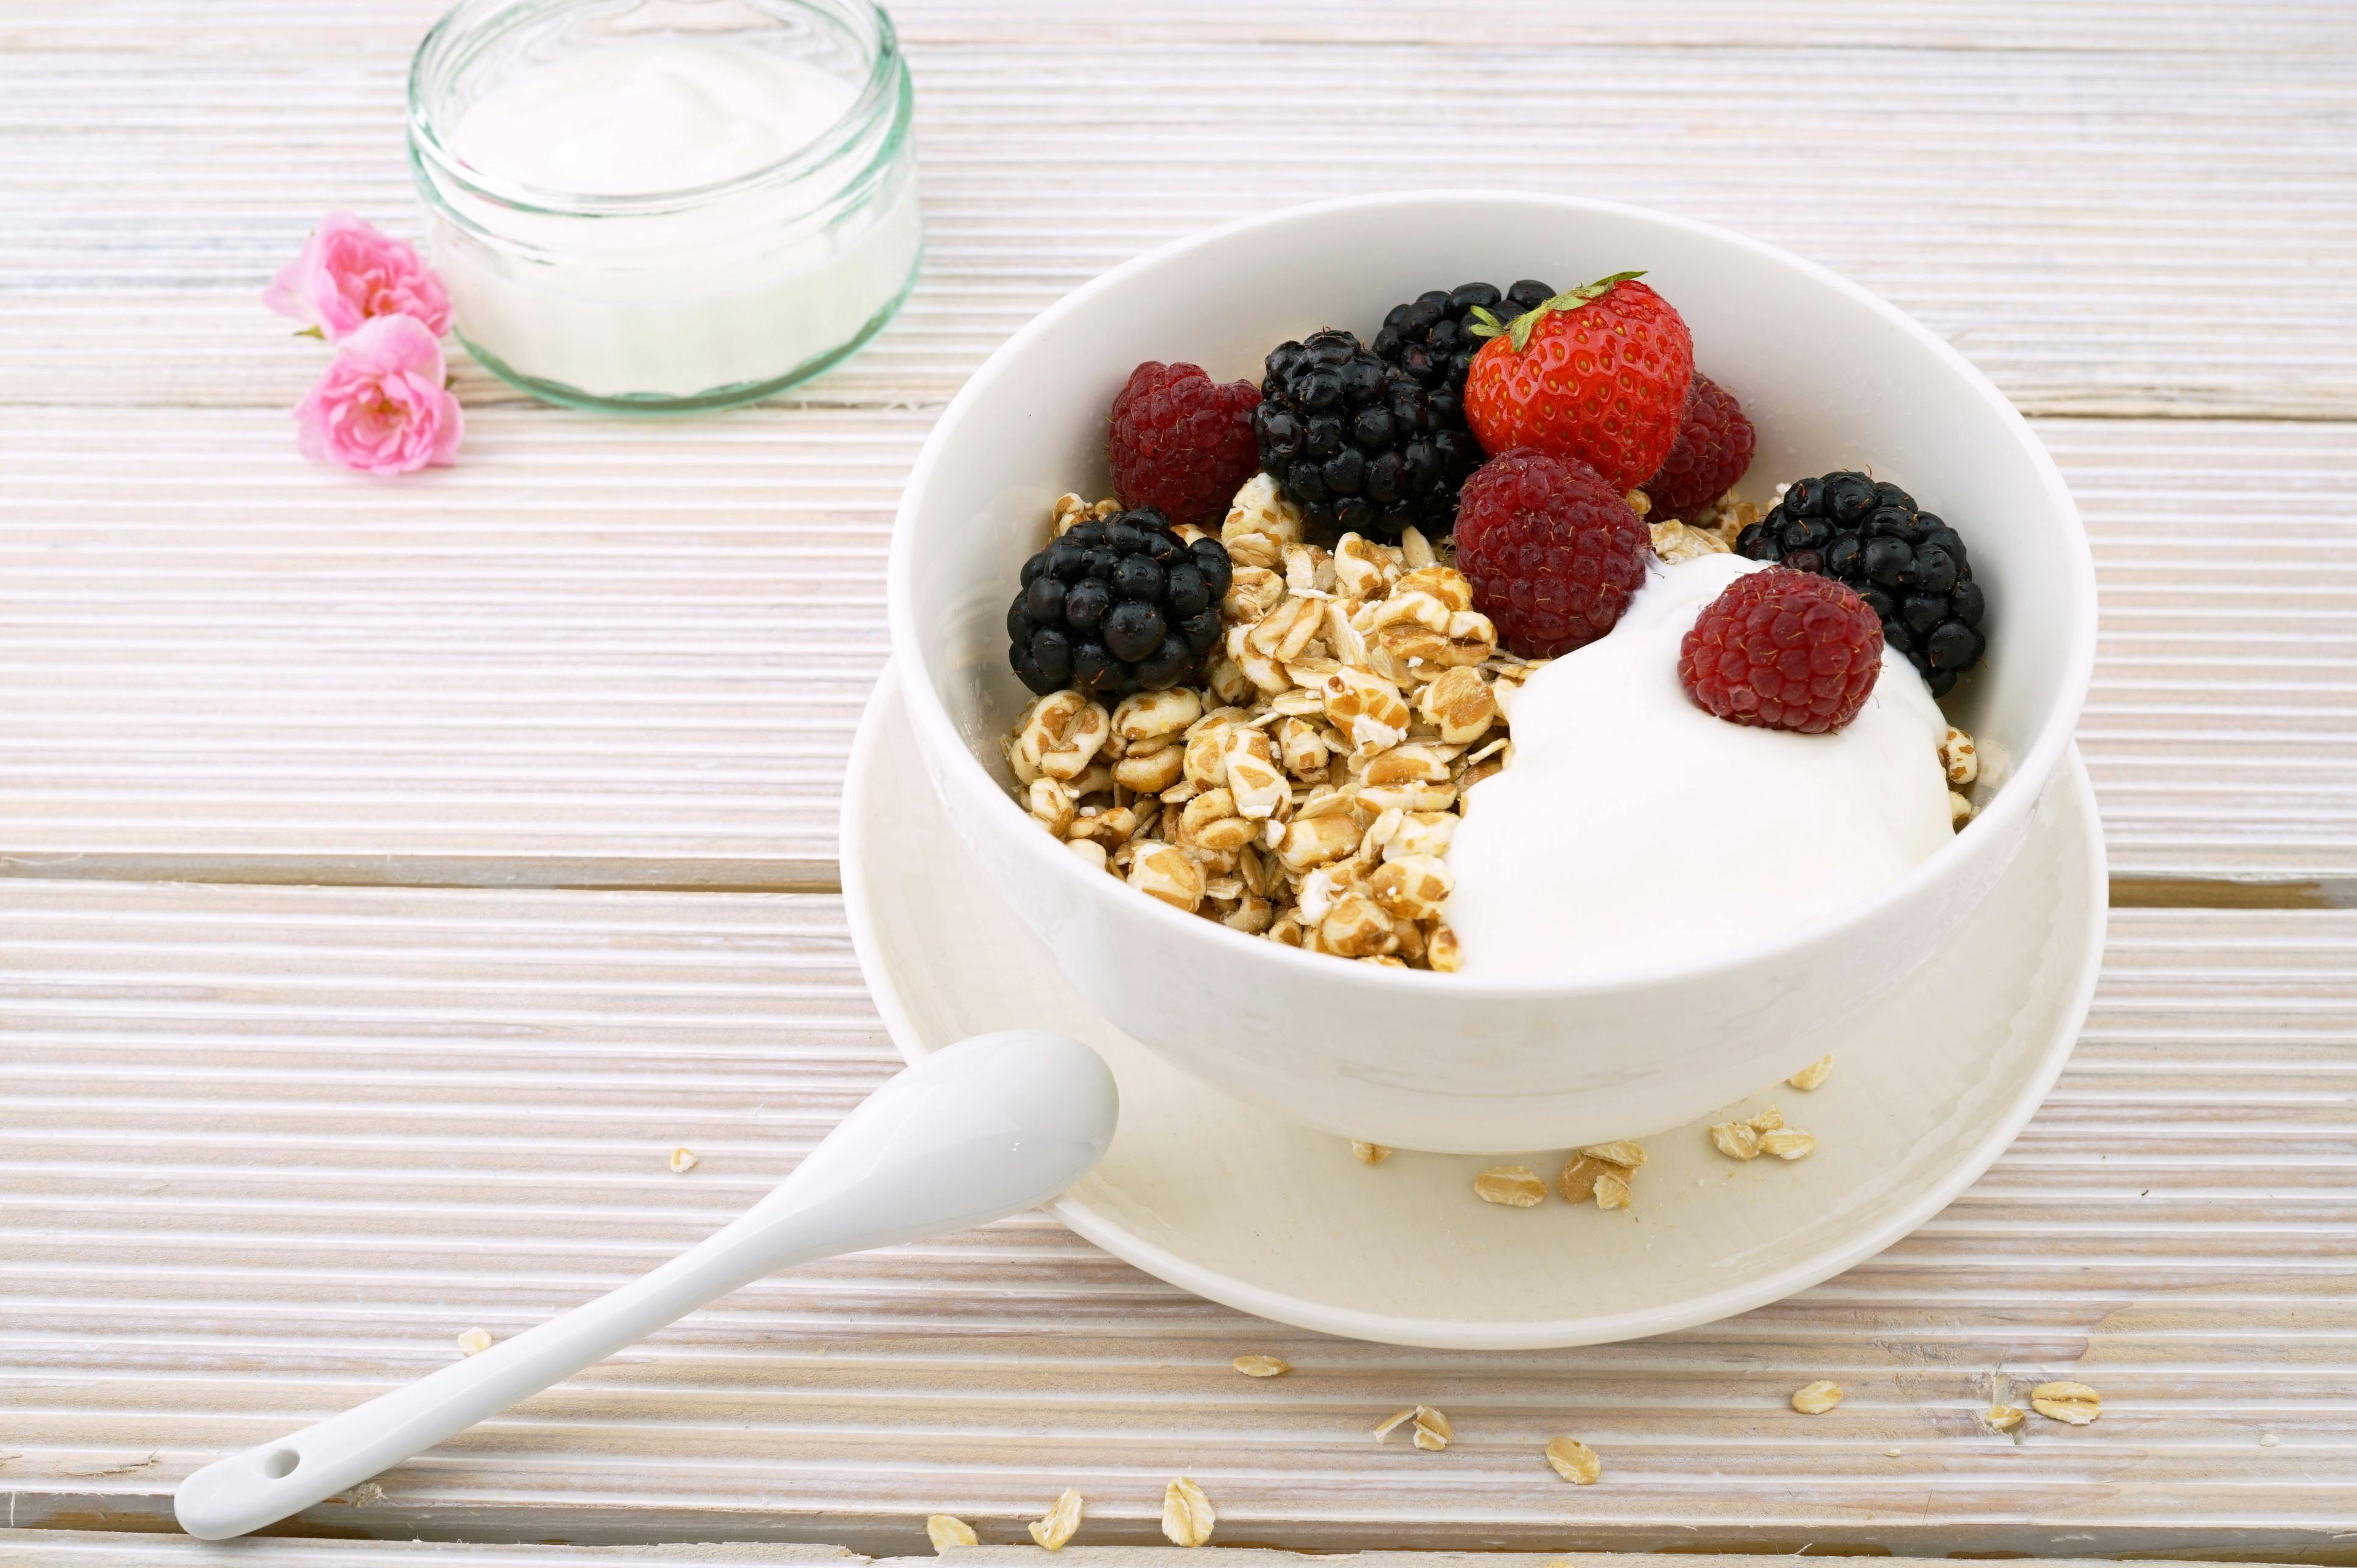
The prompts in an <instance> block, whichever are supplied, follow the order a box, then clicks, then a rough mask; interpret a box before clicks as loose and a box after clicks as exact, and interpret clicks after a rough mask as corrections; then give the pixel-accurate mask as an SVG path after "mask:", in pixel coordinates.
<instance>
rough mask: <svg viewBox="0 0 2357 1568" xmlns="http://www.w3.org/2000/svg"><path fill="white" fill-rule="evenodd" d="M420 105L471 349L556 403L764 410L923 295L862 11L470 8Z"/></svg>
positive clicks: (883, 20) (894, 102) (441, 31)
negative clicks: (915, 291) (911, 292)
mask: <svg viewBox="0 0 2357 1568" xmlns="http://www.w3.org/2000/svg"><path fill="white" fill-rule="evenodd" d="M409 107H410V113H409V145H410V160H411V165H412V167H413V169H414V173H415V175H416V178H417V185H418V189H419V191H420V193H421V194H422V195H423V196H424V198H425V204H426V208H427V211H428V213H429V217H430V231H431V244H432V249H433V255H434V262H435V264H436V266H437V267H438V268H439V269H440V271H441V273H442V276H443V280H444V282H445V283H446V284H447V285H448V287H449V291H450V298H451V303H452V305H453V306H454V309H455V314H456V318H457V320H456V330H457V334H458V337H459V338H460V339H461V340H463V341H464V342H465V343H466V345H467V347H468V349H469V350H470V351H471V352H472V353H473V354H474V356H475V357H476V359H477V360H480V361H481V362H482V363H483V364H484V366H485V367H486V368H488V369H490V371H493V372H494V373H495V374H497V375H499V376H500V377H501V378H502V379H504V380H506V381H510V382H511V383H513V384H514V385H516V386H519V387H521V388H522V389H523V390H525V391H526V392H532V393H533V394H534V395H535V396H538V397H542V398H545V399H548V400H549V401H551V402H554V403H570V404H575V405H578V406H587V407H594V408H604V409H613V410H619V411H625V412H652V413H662V412H683V411H690V410H695V409H704V408H717V407H723V406H726V405H728V404H731V403H745V402H749V401H751V400H753V399H755V398H759V397H764V396H767V395H768V394H770V393H771V392H776V391H778V390H780V388H783V387H786V386H790V385H791V384H793V383H794V382H796V381H802V380H804V379H805V378H807V377H809V376H812V375H815V374H816V373H818V372H819V371H822V370H824V369H825V368H826V367H827V366H829V365H831V364H833V363H834V362H835V361H836V360H840V359H842V358H843V357H844V356H845V355H846V354H849V353H850V352H851V351H852V350H853V349H856V348H857V347H858V346H859V345H860V344H861V343H863V342H865V341H866V339H867V338H869V337H871V336H873V335H874V334H875V333H876V331H877V329H878V328H881V327H882V326H883V325H884V323H885V322H886V321H887V320H888V319H889V318H890V317H891V315H892V313H893V311H894V310H895V309H897V308H898V307H899V303H900V301H901V299H902V298H903V297H904V296H905V295H906V294H907V293H908V289H909V285H910V283H912V282H913V281H914V278H915V275H916V270H917V265H918V259H919V252H920V249H921V245H922V234H923V224H922V220H921V218H920V214H919V210H918V203H917V182H916V159H915V153H914V149H913V147H912V145H911V144H910V141H909V115H910V107H911V95H910V91H909V72H908V66H907V63H906V61H905V60H903V59H902V58H901V56H900V52H899V45H898V41H897V40H896V38H894V35H893V31H892V25H891V22H890V19H889V18H888V17H887V16H885V14H884V13H883V12H882V11H881V10H880V9H878V8H877V6H875V5H873V4H871V3H869V0H464V3H463V4H461V5H458V6H457V8H456V9H454V10H452V11H451V12H450V13H449V14H448V15H447V16H444V17H443V19H442V20H441V22H440V23H438V24H437V25H436V27H435V28H434V30H433V31H432V32H431V33H429V34H427V35H426V38H425V42H424V43H422V44H421V45H420V46H419V47H418V50H417V55H416V58H415V59H414V61H413V62H412V65H411V68H410V81H409Z"/></svg>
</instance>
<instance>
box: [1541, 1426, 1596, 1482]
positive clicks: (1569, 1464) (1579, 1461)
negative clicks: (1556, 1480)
mask: <svg viewBox="0 0 2357 1568" xmlns="http://www.w3.org/2000/svg"><path fill="white" fill-rule="evenodd" d="M1546 1461H1547V1463H1548V1464H1550V1465H1552V1466H1555V1474H1556V1475H1558V1476H1561V1477H1563V1478H1564V1479H1565V1480H1566V1481H1569V1482H1570V1483H1571V1484H1572V1485H1573V1486H1575V1487H1585V1486H1587V1485H1589V1484H1591V1483H1592V1482H1594V1481H1595V1479H1596V1477H1598V1476H1601V1475H1602V1474H1604V1461H1603V1460H1601V1459H1599V1458H1598V1457H1597V1456H1596V1450H1595V1449H1593V1448H1590V1447H1589V1446H1588V1445H1587V1444H1585V1443H1582V1442H1581V1441H1580V1440H1579V1439H1578V1438H1577V1437H1557V1438H1554V1439H1552V1440H1550V1441H1549V1442H1548V1444H1547V1445H1546Z"/></svg>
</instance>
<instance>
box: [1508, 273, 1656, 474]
mask: <svg viewBox="0 0 2357 1568" xmlns="http://www.w3.org/2000/svg"><path fill="white" fill-rule="evenodd" d="M1641 275H1642V274H1638V273H1614V274H1612V275H1611V276H1610V277H1608V278H1599V279H1598V280H1597V281H1596V282H1594V283H1592V284H1588V285H1585V286H1584V287H1580V288H1576V289H1573V290H1572V291H1571V292H1569V293H1568V294H1559V295H1555V297H1554V298H1553V299H1550V300H1548V301H1547V302H1546V303H1544V305H1540V306H1536V307H1535V308H1534V309H1532V310H1530V311H1528V312H1526V313H1524V314H1523V315H1522V316H1519V317H1515V318H1514V320H1513V322H1512V325H1511V326H1508V325H1501V323H1500V322H1499V321H1498V320H1497V318H1496V317H1491V316H1489V315H1488V313H1487V312H1484V311H1476V312H1475V313H1474V314H1475V315H1476V316H1477V317H1486V319H1484V320H1483V321H1481V322H1480V323H1479V324H1477V325H1476V326H1475V327H1474V328H1473V330H1474V331H1475V332H1476V333H1477V334H1479V335H1480V336H1482V337H1485V338H1489V339H1490V340H1489V341H1488V342H1487V343H1485V344H1483V345H1482V346H1481V351H1480V353H1478V354H1476V355H1474V356H1473V368H1472V369H1471V371H1469V372H1468V373H1467V375H1466V378H1465V422H1466V424H1469V425H1471V426H1472V428H1473V435H1474V438H1475V439H1476V440H1478V441H1480V443H1481V449H1482V450H1483V451H1485V452H1489V453H1491V454H1496V453H1500V452H1503V451H1506V450H1508V449H1509V448H1511V447H1515V446H1535V447H1537V448H1538V449H1539V450H1540V451H1542V452H1547V453H1551V454H1553V455H1554V456H1558V457H1565V458H1569V459H1571V460H1573V461H1576V462H1580V463H1585V464H1587V466H1588V467H1591V468H1594V469H1595V470H1596V471H1597V472H1598V473H1599V474H1601V475H1603V476H1604V479H1605V482H1606V483H1607V484H1609V485H1610V486H1611V487H1612V488H1613V489H1616V490H1626V489H1631V487H1633V486H1637V485H1641V484H1643V483H1644V482H1645V481H1646V480H1647V479H1650V478H1652V477H1653V475H1654V474H1656V473H1658V472H1659V471H1660V470H1661V467H1662V460H1663V458H1665V457H1667V456H1669V455H1670V447H1671V446H1672V445H1673V444H1674V443H1675V442H1676V440H1677V438H1678V429H1679V426H1680V425H1681V424H1683V423H1684V418H1685V409H1686V392H1687V391H1688V389H1689V388H1691V387H1692V386H1693V384H1694V335H1693V334H1692V333H1690V332H1688V331H1687V330H1686V324H1685V322H1684V320H1682V319H1680V318H1679V316H1678V313H1677V311H1676V310H1674V308H1672V307H1671V305H1670V302H1669V301H1668V300H1666V299H1663V297H1662V296H1661V295H1658V294H1655V293H1654V292H1653V291H1652V289H1650V288H1648V287H1646V286H1645V285H1643V284H1641V283H1638V282H1636V281H1635V280H1636V279H1637V278H1638V277H1640V276H1641Z"/></svg>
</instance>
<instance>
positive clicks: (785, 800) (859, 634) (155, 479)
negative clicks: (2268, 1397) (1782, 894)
mask: <svg viewBox="0 0 2357 1568" xmlns="http://www.w3.org/2000/svg"><path fill="white" fill-rule="evenodd" d="M929 417H930V416H929V415H928V414H926V413H921V412H905V411H889V410H853V409H842V410H814V409H813V410H795V411H791V412H789V411H782V410H761V411H756V412H753V413H746V414H742V415H738V416H736V417H733V418H730V419H726V420H717V421H707V422H703V423H699V424H681V425H653V424H620V423H613V422H598V421H592V420H588V419H584V418H580V417H576V416H573V415H567V414H559V413H553V412H546V411H541V410H523V409H507V408H500V409H492V410H488V411H482V412H479V413H478V414H477V416H476V419H475V428H474V435H473V439H472V442H471V444H470V445H469V446H468V452H467V460H466V462H465V463H464V464H462V465H461V466H460V467H457V468H453V469H448V470H443V471H437V472H435V473H432V474H428V475H425V476H421V477H419V478H416V479H415V480H414V481H409V482H404V483H402V484H397V485H386V484H381V483H372V482H370V481H367V480H364V479H360V478H353V477H351V476H349V475H345V474H342V473H339V472H335V471H332V470H328V469H323V468H318V467H311V466H309V465H306V464H304V463H302V462H301V461H300V460H299V459H297V458H296V456H295V455H294V453H293V452H292V451H291V450H289V449H288V448H287V446H286V442H285V430H284V428H283V420H282V418H281V416H279V415H278V414H276V413H267V412H264V411H259V410H233V409H218V410H208V411H203V412H201V413H195V412H189V413H181V414H178V415H176V416H175V419H174V421H173V422H172V423H171V424H169V425H168V426H167V428H165V429H163V430H160V431H159V430H157V429H156V428H155V426H154V422H153V421H152V420H151V419H150V418H149V417H148V416H147V415H146V414H145V413H138V412H134V411H128V410H122V409H73V410H56V409H49V410H23V411H18V412H17V413H15V414H14V415H12V417H11V418H9V419H8V420H7V422H6V424H5V428H0V495H5V497H6V498H8V499H9V500H11V501H13V503H14V504H13V505H9V506H8V507H7V508H6V510H8V512H9V515H10V518H11V526H9V527H8V528H6V529H5V530H0V736H5V740H6V744H5V746H0V853H5V854H8V855H10V856H12V857H14V858H15V860H16V864H17V865H19V866H22V867H25V868H27V869H34V870H39V871H43V872H46V873H48V874H50V875H59V874H79V875H116V876H122V875H182V876H198V877H207V878H227V879H238V880H243V879H251V878H253V877H256V876H261V877H265V878H273V879H278V880H304V879H310V880H329V881H350V880H354V879H356V878H357V879H367V880H376V881H403V880H409V881H458V882H477V881H482V882H491V883H503V882H518V881H522V882H562V883H569V884H583V883H587V884H591V885H600V886H615V885H630V884H643V883H648V882H659V883H668V884H672V885H690V886H780V885H783V886H824V885H826V883H827V882H828V880H829V879H830V878H831V876H832V875H833V873H832V862H833V859H834V830H835V800H836V795H837V793H838V790H839V785H840V773H841V768H842V765H843V759H844V757H845V754H846V751H847V748H848V746H849V745H850V737H851V733H852V730H853V727H854V725H856V722H857V718H858V714H859V710H860V707H861V704H862V703H863V702H864V700H865V697H866V691H867V689H868V687H869V685H870V684H871V683H872V682H873V681H874V678H875V676H876V674H877V671H879V670H880V669H881V668H882V666H883V661H884V659H885V657H886V653H887V648H886V639H885V632H884V625H883V584H882V579H883V570H884V552H885V547H886V542H887V539H888V533H889V528H890V517H891V511H892V509H893V507H894V505H895V503H896V500H897V490H898V486H899V478H900V475H901V474H902V473H903V472H904V471H905V469H906V468H907V467H908V465H909V462H910V461H911V460H912V458H913V457H914V455H915V452H916V448H917V446H918V444H919V442H920V438H921V435H922V433H923V429H924V427H925V424H926V423H927V421H928V419H929ZM2040 435H2042V436H2043V437H2044V439H2045V440H2046V441H2047V443H2048V445H2049V446H2050V447H2051V449H2052V450H2053V452H2054V455H2055V456H2056V458H2057V460H2058V461H2059V462H2060V463H2061V467H2062V468H2063V471H2064V473H2065V475H2066V477H2067V478H2069V479H2070V481H2071V484H2072V488H2073V489H2074V491H2075V492H2076V493H2077V495H2078V497H2079V500H2080V504H2081V506H2082V508H2083V510H2084V512H2085V514H2086V517H2087V521H2088V524H2089V527H2090V529H2091V531H2092V532H2093V537H2094V541H2095V548H2096V557H2097V568H2098V571H2099V573H2100V575H2101V581H2102V584H2103V590H2104V636H2103V639H2102V644H2101V651H2100V662H2099V665H2098V670H2097V676H2096V684H2095V689H2094V693H2093V698H2092V701H2091V703H2090V704H2089V709H2088V714H2087V717H2086V720H2085V723H2084V725H2083V732H2082V734H2083V746H2084V748H2085V750H2086V754H2087V757H2088V762H2089V765H2090V767H2091V768H2092V770H2093V775H2094V778H2095V781H2096V786H2097V789H2098V792H2099V794H2100V796H2101V798H2102V801H2103V808H2104V823H2105V828H2106V832H2107V833H2108V836H2109V839H2110V844H2111V850H2112V856H2113V862H2114V866H2115V870H2116V871H2118V872H2119V873H2121V874H2123V875H2142V876H2180V877H2182V876H2228V877H2232V876H2241V877H2271V878H2276V879H2330V878H2336V877H2342V878H2345V877H2350V876H2357V701H2352V693H2357V565H2352V563H2357V511H2352V510H2350V509H2349V508H2348V507H2346V506H2345V505H2343V504H2342V502H2341V498H2342V497H2344V496H2346V495H2348V494H2350V493H2351V492H2352V489H2357V442H2352V441H2351V440H2349V439H2348V437H2347V427H2344V426H2341V425H2335V424H2247V423H2242V422H2232V421H2215V422H2212V421H2168V422H2161V421H2121V420H2082V419H2067V420H2066V419H2047V420H2041V421H2040ZM396 863H397V864H396ZM631 863H636V864H631Z"/></svg>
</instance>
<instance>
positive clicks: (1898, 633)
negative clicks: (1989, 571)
mask: <svg viewBox="0 0 2357 1568" xmlns="http://www.w3.org/2000/svg"><path fill="white" fill-rule="evenodd" d="M1735 550H1736V553H1737V554H1738V555H1748V556H1749V557H1750V558H1751V559H1752V560H1754V561H1774V562H1779V563H1781V564H1783V565H1786V566H1790V567H1792V569H1793V570H1795V571H1800V572H1814V573H1817V574H1819V575H1822V576H1826V577H1836V578H1839V579H1840V580H1841V581H1843V582H1845V583H1846V584H1848V585H1850V586H1851V587H1853V588H1856V589H1857V595H1858V597H1860V598H1862V599H1864V600H1865V601H1866V603H1867V608H1869V609H1871V610H1873V611H1874V613H1875V614H1876V615H1878V616H1880V617H1881V618H1882V635H1883V636H1884V637H1885V638H1887V639H1889V643H1890V646H1891V647H1893V648H1895V649H1897V650H1899V651H1900V652H1901V653H1903V654H1905V655H1907V660H1908V662H1910V663H1911V664H1912V665H1914V666H1915V668H1916V670H1917V671H1919V672H1920V673H1921V675H1922V677H1923V683H1924V684H1925V685H1927V686H1929V687H1930V688H1931V689H1932V695H1933V696H1935V697H1944V696H1946V695H1947V694H1948V693H1950V692H1951V691H1953V690H1954V689H1955V684H1956V681H1957V678H1958V677H1959V676H1961V675H1963V674H1964V671H1967V670H1970V669H1971V668H1972V667H1973V666H1974V665H1975V664H1977V663H1979V662H1980V659H1981V654H1982V652H1983V651H1984V650H1986V648H1987V646H1988V638H1987V635H1986V632H1985V631H1984V630H1983V629H1982V627H1981V620H1982V617H1983V614H1984V612H1986V609H1987V607H1988V605H1987V601H1986V599H1985V598H1983V597H1982V595H1981V585H1979V584H1978V583H1975V582H1974V581H1973V566H1972V561H1971V558H1970V557H1969V556H1968V555H1967V554H1966V553H1965V551H1964V540H1963V539H1962V538H1961V537H1960V536H1959V535H1958V534H1957V532H1956V531H1955V530H1954V529H1953V528H1951V527H1950V526H1949V525H1948V524H1947V522H1946V521H1943V519H1941V518H1940V517H1939V516H1938V515H1937V514H1936V513H1932V512H1928V511H1919V510H1916V506H1915V498H1914V497H1913V496H1910V495H1909V494H1908V493H1907V492H1906V491H1905V490H1902V489H1900V488H1899V487H1898V486H1897V485H1894V484H1891V483H1889V481H1887V480H1886V481H1884V482H1881V483H1877V482H1876V481H1875V479H1874V478H1873V477H1872V476H1871V475H1867V474H1860V473H1855V472H1852V471H1851V470H1849V469H1846V468H1844V469H1839V470H1836V471H1835V472H1834V473H1830V474H1827V475H1825V476H1824V478H1810V479H1795V480H1793V481H1792V483H1791V484H1790V485H1787V486H1786V487H1785V488H1784V499H1782V500H1781V501H1778V502H1777V503H1776V505H1775V508H1774V510H1770V512H1769V513H1768V515H1767V516H1766V517H1763V518H1761V519H1760V521H1758V522H1755V523H1753V524H1752V525H1751V526H1750V527H1749V528H1747V529H1745V530H1744V531H1743V532H1741V533H1739V534H1738V535H1736V538H1735Z"/></svg>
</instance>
